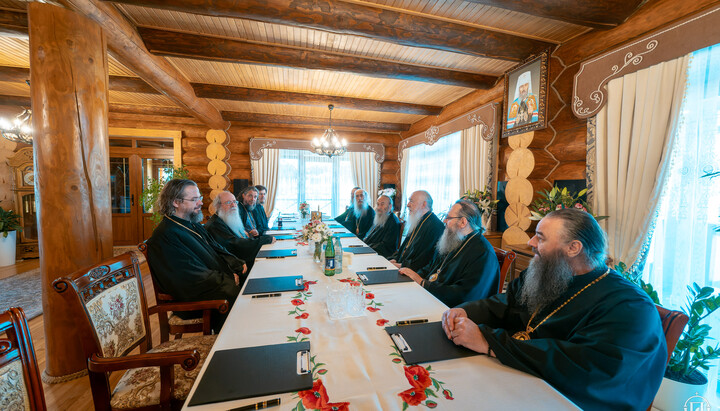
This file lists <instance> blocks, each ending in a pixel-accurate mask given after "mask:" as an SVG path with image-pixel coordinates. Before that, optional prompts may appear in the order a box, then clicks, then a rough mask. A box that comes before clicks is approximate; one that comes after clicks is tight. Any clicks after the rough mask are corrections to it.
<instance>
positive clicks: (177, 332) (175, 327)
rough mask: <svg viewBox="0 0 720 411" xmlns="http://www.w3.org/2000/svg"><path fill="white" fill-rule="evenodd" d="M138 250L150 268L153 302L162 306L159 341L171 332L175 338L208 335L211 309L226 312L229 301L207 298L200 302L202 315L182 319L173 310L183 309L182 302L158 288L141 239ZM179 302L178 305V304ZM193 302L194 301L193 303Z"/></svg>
mask: <svg viewBox="0 0 720 411" xmlns="http://www.w3.org/2000/svg"><path fill="white" fill-rule="evenodd" d="M138 250H140V252H142V253H143V255H144V256H145V261H147V262H148V263H147V265H148V270H150V278H151V279H152V284H153V292H154V293H155V304H156V305H157V306H158V307H163V308H164V309H163V310H162V311H157V315H158V322H159V323H160V342H165V341H168V340H169V339H170V334H172V335H173V336H174V337H175V339H178V338H181V337H182V335H183V334H187V333H203V334H204V335H210V334H211V329H210V315H211V313H212V310H213V309H215V310H218V311H219V312H220V314H225V313H227V312H228V309H229V307H230V303H229V302H228V301H227V300H207V301H202V302H200V303H202V304H203V307H204V308H203V310H204V311H203V316H202V318H190V319H187V320H185V319H182V318H180V317H179V316H178V315H177V314H175V313H173V311H183V310H182V309H181V307H180V305H182V303H177V302H175V299H174V298H173V297H172V296H171V295H169V294H165V293H163V292H162V291H161V290H160V285H158V283H157V281H155V275H154V274H153V272H152V268H150V262H149V260H148V252H147V243H146V242H145V241H143V242H142V243H140V244H139V245H138ZM179 304H180V305H179ZM193 304H195V303H193Z"/></svg>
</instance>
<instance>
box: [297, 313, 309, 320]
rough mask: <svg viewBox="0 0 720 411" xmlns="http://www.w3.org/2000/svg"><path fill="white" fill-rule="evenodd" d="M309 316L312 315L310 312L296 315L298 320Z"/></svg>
mask: <svg viewBox="0 0 720 411" xmlns="http://www.w3.org/2000/svg"><path fill="white" fill-rule="evenodd" d="M309 316H310V314H308V313H302V314H300V315H298V316H296V317H295V318H296V319H298V320H300V319H302V320H304V319H306V318H308V317H309Z"/></svg>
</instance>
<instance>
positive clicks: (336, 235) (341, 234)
mask: <svg viewBox="0 0 720 411" xmlns="http://www.w3.org/2000/svg"><path fill="white" fill-rule="evenodd" d="M333 237H337V238H347V237H355V234H353V233H346V232H344V231H343V232H340V233H333Z"/></svg>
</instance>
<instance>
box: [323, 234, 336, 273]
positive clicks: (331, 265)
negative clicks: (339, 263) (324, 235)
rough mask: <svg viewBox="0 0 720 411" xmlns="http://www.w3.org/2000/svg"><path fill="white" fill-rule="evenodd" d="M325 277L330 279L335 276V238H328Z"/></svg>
mask: <svg viewBox="0 0 720 411" xmlns="http://www.w3.org/2000/svg"><path fill="white" fill-rule="evenodd" d="M325 275H326V276H328V277H332V276H333V275H335V246H334V245H333V236H330V237H328V239H327V243H326V245H325Z"/></svg>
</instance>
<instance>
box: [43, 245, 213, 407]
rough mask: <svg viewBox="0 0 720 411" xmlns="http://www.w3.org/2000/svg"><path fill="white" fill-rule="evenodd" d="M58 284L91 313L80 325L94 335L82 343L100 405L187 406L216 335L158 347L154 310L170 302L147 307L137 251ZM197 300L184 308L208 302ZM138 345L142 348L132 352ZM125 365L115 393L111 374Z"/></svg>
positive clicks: (57, 287) (68, 299) (67, 298)
mask: <svg viewBox="0 0 720 411" xmlns="http://www.w3.org/2000/svg"><path fill="white" fill-rule="evenodd" d="M53 288H54V289H55V291H56V292H58V293H59V294H60V295H61V296H62V298H63V299H64V300H65V302H66V304H67V305H68V306H71V305H73V304H74V305H76V307H78V308H79V310H80V312H83V313H85V318H84V321H83V319H79V324H78V327H85V328H86V329H87V330H88V333H87V335H89V336H90V337H83V338H82V339H81V345H82V349H83V352H84V354H85V355H86V356H87V358H88V362H87V368H88V374H89V376H90V388H91V389H92V395H93V403H94V406H95V410H111V409H143V410H151V409H152V410H154V409H169V408H173V409H174V408H179V407H180V406H182V403H183V401H184V400H185V398H186V397H187V395H188V393H189V392H190V388H191V387H192V384H193V383H194V381H195V378H196V377H197V375H198V373H199V372H200V368H201V367H200V366H201V365H202V363H203V362H204V360H205V358H206V357H207V354H208V352H209V351H210V348H212V345H213V344H214V342H215V337H216V336H214V335H203V336H198V337H191V338H183V339H179V340H173V341H168V342H165V343H162V344H160V345H158V346H157V347H155V348H152V338H151V335H152V332H151V330H150V323H149V321H148V312H150V313H156V312H162V311H164V310H166V309H168V307H163V306H162V305H160V306H154V307H150V308H149V309H148V308H147V302H146V300H145V290H144V288H143V282H142V277H141V274H140V266H139V264H138V259H137V257H136V254H135V253H133V252H127V253H125V254H122V255H119V256H117V257H114V258H111V259H108V260H105V261H103V262H101V263H100V264H98V265H96V266H93V267H89V268H87V269H83V270H80V271H77V272H75V273H73V274H71V275H70V276H68V277H63V278H59V279H57V280H55V281H54V282H53ZM193 304H194V303H184V304H183V306H182V309H183V310H197V309H202V308H200V307H204V306H203V305H202V304H198V305H197V306H195V305H193ZM78 305H79V306H78ZM173 309H177V308H173ZM81 335H83V333H81ZM135 348H139V349H140V354H134V355H129V354H130V352H131V351H133V350H134V349H135ZM199 365H200V366H199ZM120 370H127V371H126V372H125V374H124V375H123V376H122V377H121V379H120V381H119V382H118V384H117V385H116V386H115V388H114V390H113V391H112V394H111V390H110V382H109V379H108V376H109V374H110V373H111V372H113V371H120Z"/></svg>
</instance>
